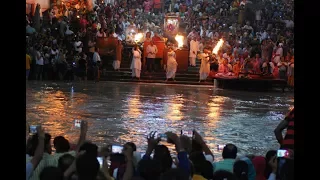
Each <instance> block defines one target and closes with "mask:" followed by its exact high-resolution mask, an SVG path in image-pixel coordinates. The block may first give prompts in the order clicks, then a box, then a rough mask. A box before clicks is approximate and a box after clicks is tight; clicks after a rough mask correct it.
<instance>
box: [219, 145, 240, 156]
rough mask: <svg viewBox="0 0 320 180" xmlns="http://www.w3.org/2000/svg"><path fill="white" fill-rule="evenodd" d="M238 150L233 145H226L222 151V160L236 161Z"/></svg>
mask: <svg viewBox="0 0 320 180" xmlns="http://www.w3.org/2000/svg"><path fill="white" fill-rule="evenodd" d="M237 153H238V148H237V146H235V145H234V144H227V145H226V146H225V147H224V148H223V151H222V157H223V159H236V157H237Z"/></svg>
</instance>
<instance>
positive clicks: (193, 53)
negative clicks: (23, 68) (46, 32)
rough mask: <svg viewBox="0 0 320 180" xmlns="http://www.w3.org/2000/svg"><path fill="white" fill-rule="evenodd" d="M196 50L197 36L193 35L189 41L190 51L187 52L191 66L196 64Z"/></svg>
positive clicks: (197, 44) (197, 49)
mask: <svg viewBox="0 0 320 180" xmlns="http://www.w3.org/2000/svg"><path fill="white" fill-rule="evenodd" d="M198 51H199V42H198V41H197V38H196V37H195V36H194V37H193V38H192V40H191V41H190V52H189V61H190V66H193V67H195V66H196V57H197V53H198Z"/></svg>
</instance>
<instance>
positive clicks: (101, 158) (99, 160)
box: [97, 157, 103, 168]
mask: <svg viewBox="0 0 320 180" xmlns="http://www.w3.org/2000/svg"><path fill="white" fill-rule="evenodd" d="M97 160H98V162H99V164H100V168H102V166H103V157H97Z"/></svg>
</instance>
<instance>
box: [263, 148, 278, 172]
mask: <svg viewBox="0 0 320 180" xmlns="http://www.w3.org/2000/svg"><path fill="white" fill-rule="evenodd" d="M276 154H277V151H276V150H270V151H268V152H267V154H266V157H265V161H266V168H265V172H264V177H265V178H269V175H270V174H271V172H272V168H271V166H270V165H269V161H270V159H272V158H273V157H274V156H276Z"/></svg>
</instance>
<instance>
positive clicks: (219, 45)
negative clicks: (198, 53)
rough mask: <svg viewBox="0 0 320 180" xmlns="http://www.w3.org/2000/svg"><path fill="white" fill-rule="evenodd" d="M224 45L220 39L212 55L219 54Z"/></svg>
mask: <svg viewBox="0 0 320 180" xmlns="http://www.w3.org/2000/svg"><path fill="white" fill-rule="evenodd" d="M223 43H224V41H223V39H220V40H219V42H218V43H217V45H216V46H215V47H214V48H213V50H212V54H218V51H219V49H220V48H221V47H222V45H223Z"/></svg>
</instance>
